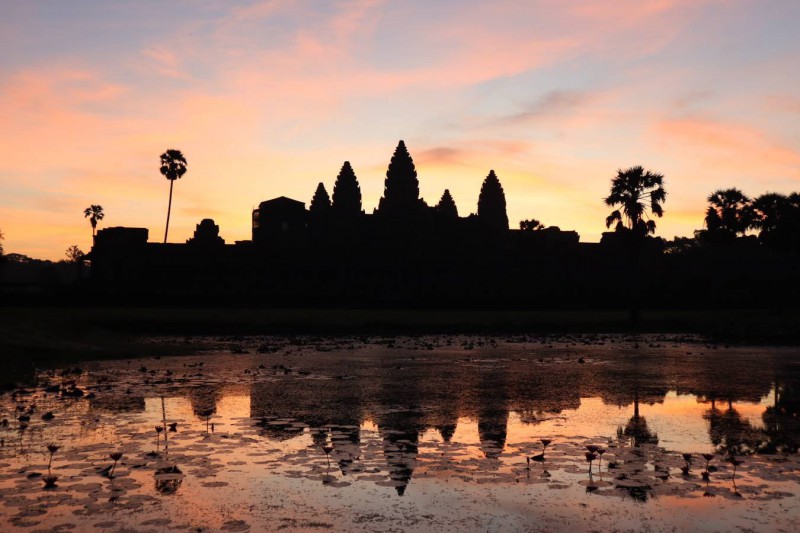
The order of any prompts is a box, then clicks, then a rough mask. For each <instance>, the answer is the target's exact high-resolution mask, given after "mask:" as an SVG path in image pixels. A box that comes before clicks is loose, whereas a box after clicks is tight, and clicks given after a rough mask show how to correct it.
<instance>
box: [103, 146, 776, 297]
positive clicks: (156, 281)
mask: <svg viewBox="0 0 800 533" xmlns="http://www.w3.org/2000/svg"><path fill="white" fill-rule="evenodd" d="M621 247H622V245H621V243H620V239H619V238H618V235H616V234H615V233H613V232H612V233H606V234H604V238H603V240H602V241H601V242H600V243H581V242H579V236H578V234H577V233H576V232H574V231H562V230H560V229H559V228H556V227H550V228H529V229H526V230H522V229H509V221H508V216H507V214H506V200H505V193H504V190H503V187H502V185H501V184H500V180H499V178H498V176H497V175H496V174H495V173H494V171H490V172H489V174H488V176H486V178H485V180H484V181H483V184H482V186H481V189H480V197H479V200H478V205H477V211H476V213H475V214H470V215H468V216H459V212H458V209H457V207H456V204H455V202H454V201H453V198H452V196H451V195H450V193H449V191H448V190H445V191H444V192H443V194H442V197H441V199H440V200H439V202H438V203H437V204H436V205H435V206H430V205H428V204H427V203H426V202H425V201H424V200H423V199H422V198H420V196H419V181H418V179H417V171H416V168H415V166H414V162H413V159H412V158H411V156H410V154H409V152H408V150H407V149H406V146H405V144H404V142H403V141H400V143H399V144H398V146H397V148H396V150H395V152H394V155H393V156H392V158H391V162H390V163H389V166H388V169H387V171H386V180H385V186H384V194H383V196H382V197H381V199H380V202H379V205H378V207H377V208H376V209H374V211H373V212H372V213H371V214H368V213H366V211H365V209H364V207H363V206H362V199H361V188H360V185H359V182H358V179H357V178H356V175H355V172H354V171H353V168H352V167H351V165H350V163H349V162H345V163H344V165H343V166H342V168H341V171H340V172H339V175H338V176H337V178H336V181H335V183H334V186H333V194H332V195H329V194H328V192H327V189H326V187H325V185H324V184H323V183H320V184H319V186H318V187H317V189H316V192H315V193H314V195H313V198H312V200H311V203H310V205H309V207H308V208H306V206H305V203H304V202H302V201H298V200H294V199H291V198H286V197H283V196H282V197H279V198H274V199H271V200H267V201H264V202H261V203H260V204H259V206H258V208H256V209H255V210H254V211H253V213H252V239H251V240H248V241H236V242H235V243H233V244H227V243H226V242H225V240H224V239H223V238H222V237H220V229H219V226H217V225H216V224H215V223H214V221H213V220H210V219H205V220H202V221H201V222H200V223H199V224H198V225H197V229H196V231H195V233H194V236H193V237H192V238H190V239H188V240H187V241H186V243H184V244H171V243H169V244H161V243H153V242H148V230H147V229H144V228H126V227H113V228H107V229H103V230H100V231H99V232H98V234H97V236H96V238H95V241H94V246H93V248H92V251H91V254H90V255H89V259H90V260H91V280H92V284H93V287H94V290H96V291H98V292H100V293H102V294H104V295H105V296H106V297H109V298H114V297H119V298H120V299H122V300H125V301H136V300H143V301H146V300H148V299H151V300H152V299H154V298H159V299H160V298H162V297H168V298H170V300H169V301H173V302H176V301H192V302H197V303H202V302H217V303H218V302H224V301H231V302H237V303H247V304H253V305H287V304H289V305H405V304H408V305H437V306H448V305H457V306H463V305H483V306H485V305H490V306H492V305H523V306H527V307H531V306H542V307H558V306H561V305H569V306H572V305H579V306H583V305H589V306H603V307H608V306H609V305H611V306H625V305H626V302H627V295H628V294H629V292H630V270H629V268H628V267H627V265H628V264H629V263H630V258H629V257H628V256H627V255H626V254H624V253H620V252H621ZM715 261H716V260H715ZM765 261H766V263H765ZM639 262H640V263H641V267H642V268H643V269H645V270H647V272H648V274H647V276H643V277H642V279H641V280H640V281H639V287H638V288H637V290H641V291H642V292H643V293H644V294H648V297H653V298H658V299H659V303H660V305H662V306H669V305H672V304H673V303H674V304H675V305H681V306H685V305H686V304H687V303H690V302H689V301H687V297H688V298H689V299H690V300H691V299H692V298H694V299H697V301H698V303H703V304H708V303H709V302H718V303H722V304H726V303H727V302H726V298H727V297H728V295H729V294H730V291H729V287H730V286H733V285H737V284H740V283H742V282H743V281H744V282H746V283H749V284H751V285H750V286H753V285H752V284H753V283H756V284H758V287H757V288H759V289H765V290H766V289H769V287H764V284H767V285H768V284H769V282H770V280H769V279H765V278H767V277H768V276H763V275H762V274H760V273H759V272H762V269H763V268H767V267H768V268H773V267H775V268H778V269H780V270H783V269H785V268H786V267H787V265H784V264H783V263H781V262H780V261H779V260H775V261H773V262H770V260H769V259H768V258H764V257H761V256H759V257H757V258H752V257H751V260H750V261H731V260H730V258H725V257H723V258H719V260H718V261H717V263H715V262H713V261H712V262H710V263H708V264H707V265H705V266H703V267H702V268H700V267H698V265H697V264H685V263H686V261H685V260H684V261H681V260H680V258H677V257H673V258H670V257H669V256H667V255H664V254H663V241H661V240H660V239H648V242H647V246H645V253H643V254H642V257H641V258H640V259H639ZM755 263H757V264H758V265H759V267H758V268H756V269H755V270H754V269H753V264H755ZM773 263H774V264H773ZM765 265H767V266H766V267H765ZM774 279H777V278H774ZM758 294H765V292H763V291H761V292H758V291H756V292H754V293H753V295H754V296H753V297H756V298H757V297H758V296H757V295H758ZM739 296H741V295H739ZM672 300H674V302H673V301H672ZM165 301H166V300H165ZM750 303H758V302H750Z"/></svg>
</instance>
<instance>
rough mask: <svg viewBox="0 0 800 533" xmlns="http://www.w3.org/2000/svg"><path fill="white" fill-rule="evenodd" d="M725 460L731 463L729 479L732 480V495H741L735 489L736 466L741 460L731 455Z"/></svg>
mask: <svg viewBox="0 0 800 533" xmlns="http://www.w3.org/2000/svg"><path fill="white" fill-rule="evenodd" d="M727 461H728V462H729V463H730V464H732V465H733V476H732V477H731V481H733V494H734V496H739V497H741V494H739V491H738V490H737V489H736V467H737V466H739V465H740V464H742V462H743V461H741V460H739V459H737V458H736V457H734V456H733V455H731V456H730V457H728V459H727Z"/></svg>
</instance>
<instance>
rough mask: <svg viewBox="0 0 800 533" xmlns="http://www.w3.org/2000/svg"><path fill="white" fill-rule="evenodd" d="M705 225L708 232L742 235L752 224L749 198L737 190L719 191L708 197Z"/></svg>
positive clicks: (751, 209)
mask: <svg viewBox="0 0 800 533" xmlns="http://www.w3.org/2000/svg"><path fill="white" fill-rule="evenodd" d="M708 204H709V205H708V210H707V211H706V218H705V223H706V227H707V228H708V231H712V232H719V233H725V234H729V235H731V236H736V235H739V234H741V235H744V233H745V232H746V231H747V229H748V228H749V227H750V226H751V225H752V224H753V208H752V206H751V201H750V198H748V197H747V196H746V195H745V194H743V193H742V191H740V190H739V189H735V188H734V189H720V190H718V191H715V192H713V193H711V194H710V195H709V196H708Z"/></svg>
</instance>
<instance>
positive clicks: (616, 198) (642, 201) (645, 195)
mask: <svg viewBox="0 0 800 533" xmlns="http://www.w3.org/2000/svg"><path fill="white" fill-rule="evenodd" d="M663 182H664V176H662V175H661V174H657V173H655V172H650V171H649V170H648V171H646V170H645V169H644V168H642V167H641V166H636V167H631V168H629V169H627V170H622V169H620V170H618V171H617V175H616V176H614V178H612V180H611V194H609V195H608V196H607V197H606V198H605V203H606V205H607V206H609V207H614V206H617V205H618V206H620V207H621V210H620V209H616V210H614V211H612V213H611V214H610V215H609V216H608V217H607V218H606V227H607V228H610V227H611V226H612V225H614V224H615V223H616V226H615V227H616V229H617V230H623V229H628V230H630V231H631V232H633V234H634V235H635V236H637V237H640V238H644V237H645V236H646V235H648V234H650V233H655V232H656V223H655V221H654V220H652V219H650V217H649V216H648V214H647V209H648V208H650V212H651V213H652V214H653V215H655V216H657V217H661V216H663V214H664V209H663V208H662V207H661V204H662V203H663V202H664V200H666V198H667V192H666V191H665V190H664V184H663Z"/></svg>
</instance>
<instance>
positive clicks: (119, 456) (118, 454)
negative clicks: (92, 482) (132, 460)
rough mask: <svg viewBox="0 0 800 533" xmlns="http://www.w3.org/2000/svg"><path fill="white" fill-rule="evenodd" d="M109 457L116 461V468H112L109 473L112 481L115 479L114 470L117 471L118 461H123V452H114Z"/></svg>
mask: <svg viewBox="0 0 800 533" xmlns="http://www.w3.org/2000/svg"><path fill="white" fill-rule="evenodd" d="M108 457H109V458H110V459H112V460H113V461H114V466H112V467H111V471H110V472H109V473H108V478H109V479H112V478H113V477H114V470H116V469H117V461H119V460H120V459H122V452H114V453H112V454H110V455H109V456H108Z"/></svg>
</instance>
